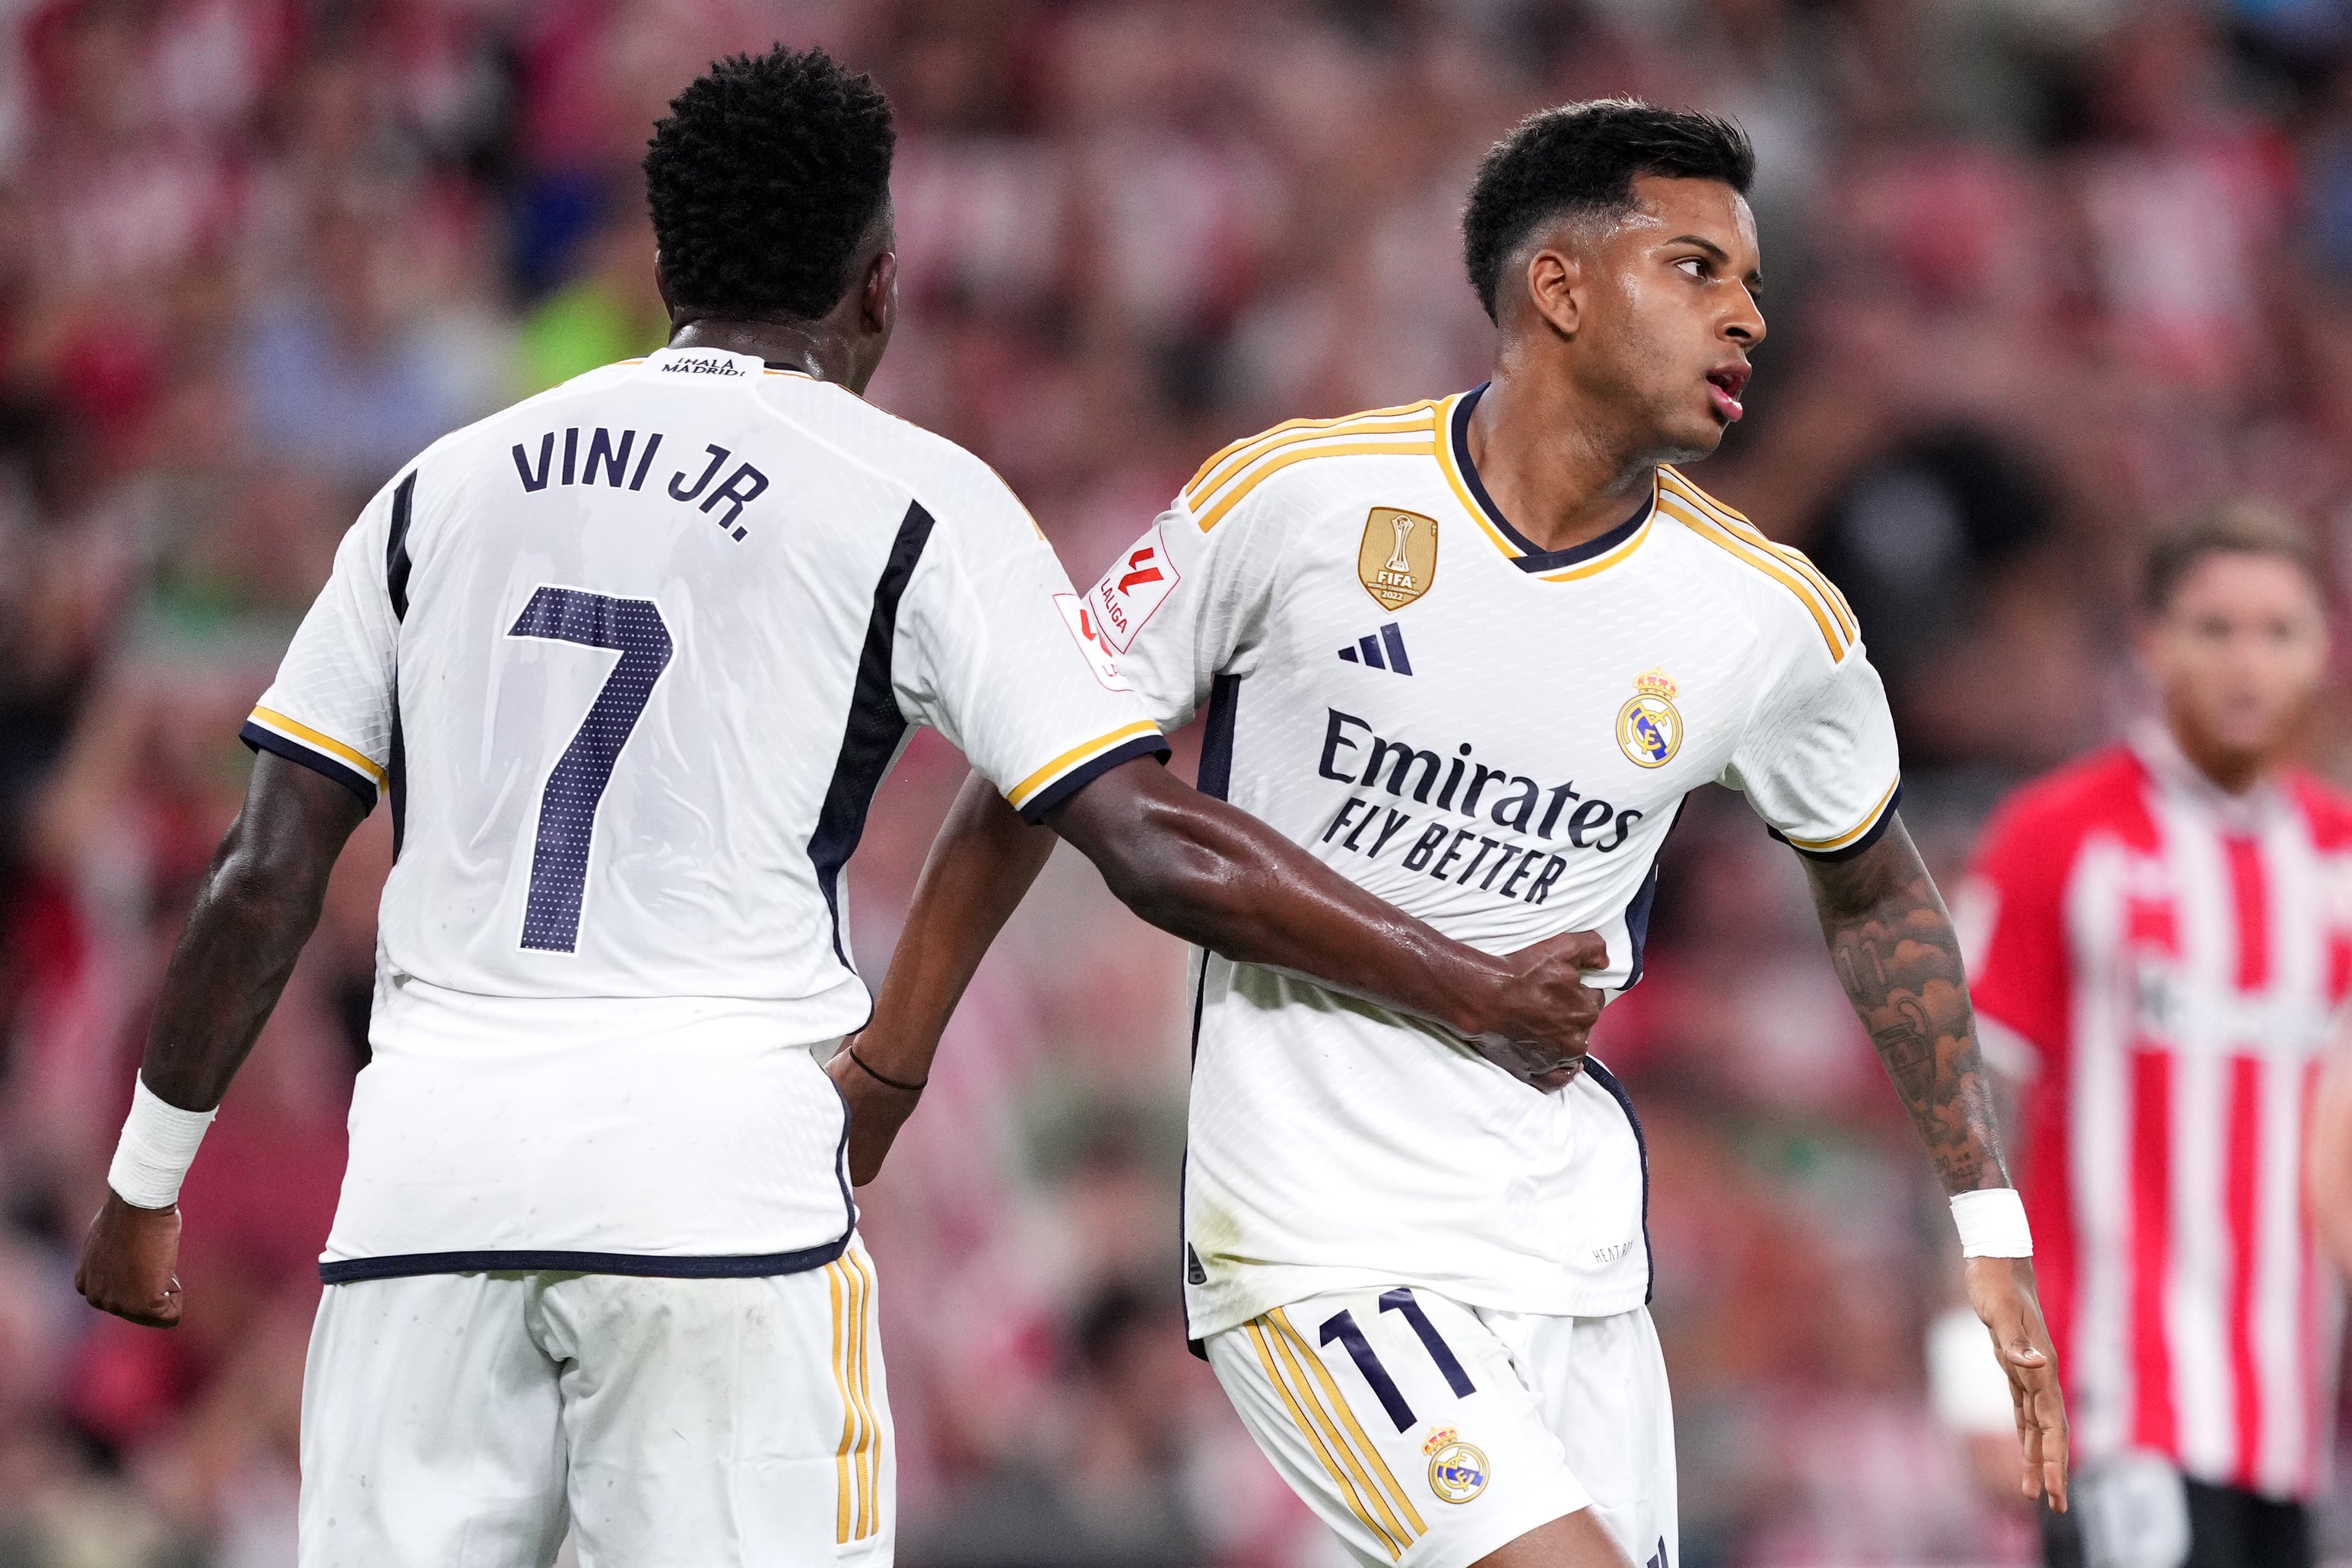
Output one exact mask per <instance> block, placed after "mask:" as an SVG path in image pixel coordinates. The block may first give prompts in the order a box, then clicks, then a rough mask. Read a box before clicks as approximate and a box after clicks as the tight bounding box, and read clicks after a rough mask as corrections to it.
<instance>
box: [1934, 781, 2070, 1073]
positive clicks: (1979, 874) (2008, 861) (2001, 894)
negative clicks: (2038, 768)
mask: <svg viewBox="0 0 2352 1568" xmlns="http://www.w3.org/2000/svg"><path fill="white" fill-rule="evenodd" d="M2043 815H2046V814H2036V813H2032V812H2029V811H2024V810H2020V809H2017V808H2015V807H2012V808H2011V809H2008V810H2004V811H2002V812H2001V813H2000V814H1999V815H1998V816H1995V817H1994V818H1993V820H1992V822H1991V824H1990V826H1988V827H1987V828H1986V830H1985V835H1984V838H1983V840H1982V842H1981V843H1980V844H1979V847H1978V849H1977V860H1976V864H1975V866H1974V867H1973V868H1971V869H1970V871H1969V876H1968V879H1966V880H1965V881H1964V882H1962V883H1961V885H1960V889H1959V891H1958V894H1957V895H1956V896H1955V898H1954V900H1953V901H1954V907H1955V922H1956V923H1957V924H1958V928H1959V931H1960V934H1961V946H1962V954H1963V956H1964V957H1965V959H1966V960H1967V963H1968V973H1969V1000H1970V1001H1971V1002H1972V1003H1973V1004H1974V1005H1975V1007H1976V1012H1977V1020H1978V1034H1979V1038H1980V1040H1981V1041H1982V1044H1983V1046H1984V1047H1985V1051H1986V1055H1987V1057H1988V1058H1989V1059H1991V1060H1992V1061H1993V1064H1994V1065H1995V1066H1996V1067H1998V1068H2001V1069H2002V1070H2003V1071H2005V1072H2007V1073H2009V1074H2010V1075H2011V1077H2014V1078H2030V1077H2032V1076H2033V1075H2034V1073H2035V1072H2036V1071H2037V1070H2038V1069H2039V1068H2040V1067H2041V1065H2042V1061H2043V1060H2044V1059H2045V1058H2049V1057H2051V1056H2053V1055H2054V1054H2056V1053H2057V1052H2058V1051H2059V1050H2061V1049H2062V1048H2063V1045H2064V1042H2065V1038H2066V1015H2067V998H2068V994H2069V986H2068V983H2067V943H2066V921H2065V889H2066V879H2067V878H2068V876H2069V874H2070V871H2071V868H2072V865H2073V861H2074V848H2075V847H2076V846H2075V845H2074V843H2072V842H2068V841H2066V836H2063V835H2061V834H2059V833H2056V832H2054V831H2053V830H2052V826H2051V825H2050V824H2048V823H2047V822H2045V821H2043V820H2042V816H2043Z"/></svg>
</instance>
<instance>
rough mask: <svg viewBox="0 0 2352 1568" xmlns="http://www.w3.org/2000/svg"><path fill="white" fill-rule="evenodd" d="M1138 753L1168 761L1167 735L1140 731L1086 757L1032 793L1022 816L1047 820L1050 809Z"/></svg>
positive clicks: (1128, 761)
mask: <svg viewBox="0 0 2352 1568" xmlns="http://www.w3.org/2000/svg"><path fill="white" fill-rule="evenodd" d="M1138 757H1157V758H1159V759H1160V761H1161V762H1163V763H1164V762H1166V761H1167V760H1168V739H1167V737H1166V736H1164V735H1156V734H1155V735H1138V736H1137V737H1136V738H1135V739H1134V740H1132V741H1123V742H1120V743H1119V744H1118V745H1116V746H1113V747H1112V748H1111V749H1110V750H1109V751H1108V752H1104V753H1103V754H1102V755H1101V756H1099V757H1089V758H1087V760H1086V761H1085V762H1083V763H1079V764H1078V765H1077V766H1076V767H1075V768H1072V769H1071V770H1070V771H1069V772H1068V773H1064V774H1063V775H1062V776H1061V777H1060V778H1057V779H1055V781H1054V782H1053V783H1052V784H1047V785H1046V786H1045V788H1044V789H1041V790H1039V791H1038V792H1037V793H1036V794H1035V795H1031V796H1030V797H1029V799H1028V802H1027V804H1026V805H1023V806H1022V807H1021V817H1022V820H1023V821H1024V822H1031V823H1037V822H1043V821H1045V814H1046V813H1047V812H1049V811H1051V810H1053V809H1054V808H1055V806H1057V805H1061V804H1062V803H1063V802H1064V801H1066V800H1067V799H1069V798H1070V797H1071V796H1072V795H1076V794H1077V793H1078V792H1079V791H1080V790H1082V789H1084V788H1086V787H1087V785H1088V784H1092V783H1094V782H1095V780H1097V779H1098V778H1100V777H1102V776H1103V774H1105V773H1108V772H1110V771H1111V769H1113V768H1116V767H1123V766H1125V765H1126V764H1127V763H1131V762H1133V761H1135V760H1136V759H1137V758H1138Z"/></svg>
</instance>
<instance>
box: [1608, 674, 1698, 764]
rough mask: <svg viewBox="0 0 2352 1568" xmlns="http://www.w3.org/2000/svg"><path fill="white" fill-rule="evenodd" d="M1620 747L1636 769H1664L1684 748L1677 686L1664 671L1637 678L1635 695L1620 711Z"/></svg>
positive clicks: (1618, 712)
mask: <svg viewBox="0 0 2352 1568" xmlns="http://www.w3.org/2000/svg"><path fill="white" fill-rule="evenodd" d="M1617 746H1618V749H1619V750H1620V751H1622V752H1624V753H1625V756H1626V759H1627V760H1628V761H1630V762H1631V763H1633V765H1634V766H1635V767H1641V768H1663V767H1664V766H1665V765H1666V764H1667V763H1671V762H1673V761H1674V760H1675V752H1679V751H1681V750H1682V746H1683V716H1682V712H1681V710H1679V709H1677V708H1675V683H1674V682H1673V681H1672V680H1671V679H1667V676H1666V672H1665V671H1664V670H1663V669H1653V670H1651V671H1649V672H1648V673H1646V674H1643V675H1637V676H1635V677H1634V678H1633V697H1632V698H1631V699H1630V700H1627V702H1626V704H1625V706H1624V707H1622V708H1620V709H1619V710H1617Z"/></svg>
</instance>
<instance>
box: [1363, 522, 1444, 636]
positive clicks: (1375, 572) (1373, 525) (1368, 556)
mask: <svg viewBox="0 0 2352 1568" xmlns="http://www.w3.org/2000/svg"><path fill="white" fill-rule="evenodd" d="M1356 576H1357V579H1358V580H1359V581H1360V582H1361V583H1362V584H1364V592H1365V593H1367V594H1370V595H1371V596H1372V597H1373V598H1375V599H1377V600H1379V601H1380V605H1381V608H1382V609H1384V610H1401V609H1402V608H1404V606H1405V605H1410V604H1412V602H1413V601H1414V600H1415V599H1418V598H1420V597H1421V596H1422V595H1423V594H1426V593H1428V592H1429V585H1430V584H1432V583H1434V582H1436V581H1437V520H1436V519H1435V518H1433V517H1423V516H1422V515H1421V513H1419V512H1417V511H1399V510H1397V509H1396V508H1394V507H1392V506H1376V507H1374V508H1372V515H1371V516H1370V517H1369V518H1367V519H1365V521H1364V542H1363V544H1362V545H1361V546H1360V547H1359V548H1358V550H1357V551H1356Z"/></svg>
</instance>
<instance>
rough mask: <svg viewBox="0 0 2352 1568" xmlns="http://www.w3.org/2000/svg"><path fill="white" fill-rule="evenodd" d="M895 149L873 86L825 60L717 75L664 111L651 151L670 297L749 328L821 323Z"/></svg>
mask: <svg viewBox="0 0 2352 1568" xmlns="http://www.w3.org/2000/svg"><path fill="white" fill-rule="evenodd" d="M897 141H898V132H896V131H895V130H894V129H893V128H892V126H891V123H890V105H889V102H888V100H886V99H884V98H883V96H882V91H881V89H879V88H877V87H876V86H875V85H874V82H873V79H871V78H870V77H866V76H865V75H862V74H859V73H856V72H853V71H851V70H849V69H847V68H845V67H844V66H843V65H842V64H841V63H840V62H839V61H837V60H835V58H833V57H832V56H830V55H828V54H826V53H825V52H824V50H823V49H809V50H806V51H805V52H802V51H795V50H793V49H788V48H786V47H784V46H783V45H782V44H779V45H777V46H776V47H774V48H772V49H771V50H769V51H768V52H767V53H766V54H764V55H730V57H728V58H726V59H723V60H719V61H718V62H716V63H715V64H713V65H712V66H711V68H710V69H709V71H707V72H705V73H704V74H703V75H701V76H699V77H697V78H696V79H695V80H694V82H693V83H692V85H690V86H688V88H687V89H686V90H685V91H684V92H681V93H679V94H678V95H677V97H676V98H674V99H672V100H670V105H669V114H668V116H667V118H665V119H662V120H659V121H656V122H655V124H654V134H653V140H652V142H650V143H649V144H648V145H647V148H646V204H647V205H649V206H650V207H651V208H652V210H653V220H654V243H655V244H656V245H657V246H659V247H661V271H662V279H663V281H664V282H665V284H667V287H668V289H669V296H670V299H671V300H672V301H673V302H674V303H676V304H677V305H680V306H684V307H688V308H691V309H693V310H698V311H703V312H707V313H709V314H713V315H723V316H737V317H742V318H744V319H747V320H752V321H764V320H771V319H774V318H778V317H782V318H788V319H794V320H800V321H814V320H815V319H816V318H818V317H820V316H823V315H824V314H825V313H826V312H827V311H829V310H832V309H833V308H834V306H835V305H836V304H838V303H840V301H841V297H842V295H843V294H844V293H845V292H846V291H847V289H849V286H850V284H851V283H852V281H854V280H853V279H851V278H850V276H849V266H850V261H851V258H853V257H854V256H855V254H856V249H857V244H858V241H860V240H861V239H863V238H864V237H866V231H867V229H868V228H870V227H871V226H872V225H873V223H874V220H875V217H876V216H877V215H878V214H879V213H880V212H881V211H882V207H883V204H884V203H885V202H887V200H888V199H889V195H890V153H891V149H892V147H893V146H894V145H895V144H896V142H897Z"/></svg>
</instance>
